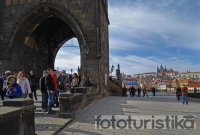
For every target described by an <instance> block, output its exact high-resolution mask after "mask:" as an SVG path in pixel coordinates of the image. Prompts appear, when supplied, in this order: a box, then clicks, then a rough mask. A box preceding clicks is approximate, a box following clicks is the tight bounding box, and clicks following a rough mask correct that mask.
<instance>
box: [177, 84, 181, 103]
mask: <svg viewBox="0 0 200 135" xmlns="http://www.w3.org/2000/svg"><path fill="white" fill-rule="evenodd" d="M180 96H181V87H177V88H176V99H177V101H180Z"/></svg>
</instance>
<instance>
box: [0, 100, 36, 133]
mask: <svg viewBox="0 0 200 135" xmlns="http://www.w3.org/2000/svg"><path fill="white" fill-rule="evenodd" d="M3 106H4V107H20V108H21V109H22V113H21V125H22V128H23V129H22V135H35V106H34V101H33V100H32V99H22V98H18V99H8V100H4V101H3Z"/></svg>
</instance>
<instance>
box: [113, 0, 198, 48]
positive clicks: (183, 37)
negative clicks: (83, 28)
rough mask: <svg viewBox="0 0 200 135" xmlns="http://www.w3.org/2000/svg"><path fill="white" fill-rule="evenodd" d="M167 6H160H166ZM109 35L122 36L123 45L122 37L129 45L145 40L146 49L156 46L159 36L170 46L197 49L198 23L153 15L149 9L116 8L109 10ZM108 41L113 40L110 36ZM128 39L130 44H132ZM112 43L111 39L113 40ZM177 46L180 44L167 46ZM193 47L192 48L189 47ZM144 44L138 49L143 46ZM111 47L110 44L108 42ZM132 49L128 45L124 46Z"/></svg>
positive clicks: (173, 16)
mask: <svg viewBox="0 0 200 135" xmlns="http://www.w3.org/2000/svg"><path fill="white" fill-rule="evenodd" d="M166 3H167V2H164V3H162V4H163V5H166ZM109 18H110V23H111V25H110V31H111V33H115V35H121V39H122V41H126V39H124V36H125V37H126V38H127V37H129V39H130V40H129V41H126V42H125V43H127V42H130V41H132V42H133V41H135V42H137V41H136V40H134V39H140V40H145V42H146V46H148V44H149V43H151V44H153V43H154V42H155V37H154V36H159V37H160V38H161V39H162V40H165V41H166V42H169V46H170V45H172V46H181V47H185V48H190V49H200V47H199V46H197V45H199V44H196V42H195V41H198V42H200V38H199V37H200V23H199V21H197V22H196V21H191V20H189V21H187V20H186V19H185V18H181V17H180V16H179V14H167V13H166V14H165V13H164V12H158V11H154V10H153V9H151V8H146V7H145V8H144V7H141V6H139V7H131V6H127V5H126V6H122V5H115V6H112V5H111V6H110V7H109ZM110 38H111V40H112V38H114V37H113V36H112V34H111V37H110ZM131 38H132V39H133V40H131ZM113 40H114V39H113ZM170 42H178V43H180V44H175V43H173V44H170ZM190 44H194V45H192V46H191V45H190ZM144 45H145V44H143V45H141V46H144ZM111 46H114V45H112V42H111ZM127 46H129V47H131V43H127Z"/></svg>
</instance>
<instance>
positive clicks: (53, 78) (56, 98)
mask: <svg viewBox="0 0 200 135" xmlns="http://www.w3.org/2000/svg"><path fill="white" fill-rule="evenodd" d="M47 72H48V74H50V75H51V78H52V80H53V84H54V87H55V88H54V90H55V91H54V95H53V103H54V106H56V107H58V106H59V102H58V95H59V90H58V83H57V75H56V73H55V71H54V70H53V69H51V68H48V69H47Z"/></svg>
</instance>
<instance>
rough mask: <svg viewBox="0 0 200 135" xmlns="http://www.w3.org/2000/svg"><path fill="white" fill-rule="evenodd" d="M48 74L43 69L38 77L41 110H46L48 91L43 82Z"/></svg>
mask: <svg viewBox="0 0 200 135" xmlns="http://www.w3.org/2000/svg"><path fill="white" fill-rule="evenodd" d="M47 76H48V73H47V71H43V76H42V77H41V78H40V81H39V87H40V90H41V93H42V111H43V112H46V111H47V110H48V92H47V88H46V84H45V79H46V77H47Z"/></svg>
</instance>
